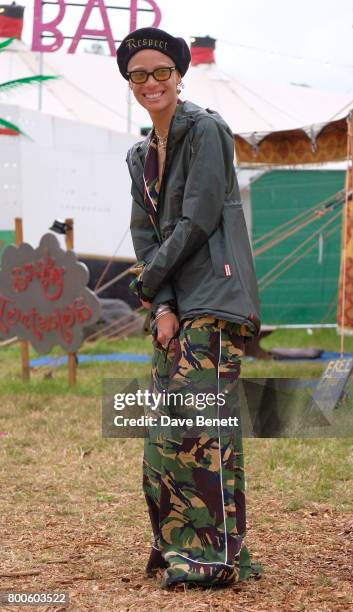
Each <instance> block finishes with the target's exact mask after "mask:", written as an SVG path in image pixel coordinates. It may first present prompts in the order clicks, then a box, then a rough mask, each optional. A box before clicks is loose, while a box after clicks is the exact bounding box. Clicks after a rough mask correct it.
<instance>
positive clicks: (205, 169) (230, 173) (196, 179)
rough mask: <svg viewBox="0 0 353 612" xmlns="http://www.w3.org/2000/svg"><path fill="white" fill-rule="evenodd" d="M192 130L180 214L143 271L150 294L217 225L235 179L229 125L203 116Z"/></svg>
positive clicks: (205, 239)
mask: <svg viewBox="0 0 353 612" xmlns="http://www.w3.org/2000/svg"><path fill="white" fill-rule="evenodd" d="M194 129H195V136H194V138H193V151H192V155H191V159H190V166H189V172H188V176H187V179H186V183H185V190H184V197H183V207H182V217H181V219H180V220H179V221H178V223H177V224H176V226H175V228H174V231H173V232H172V234H171V235H170V236H169V237H168V238H167V240H166V241H165V242H163V244H162V245H161V246H160V247H159V249H158V251H157V252H156V253H155V255H154V257H153V259H152V260H150V261H149V263H148V265H147V267H146V268H145V269H144V271H143V274H142V283H143V288H144V290H146V291H147V292H149V293H150V294H152V295H153V294H154V293H156V292H157V291H158V289H159V287H160V286H161V285H162V284H163V283H165V282H166V280H167V279H168V278H170V277H171V276H172V275H173V274H174V273H175V272H176V271H177V270H178V268H179V267H180V266H181V265H182V264H183V263H184V262H185V261H186V260H187V259H188V258H189V257H190V256H191V255H192V254H193V253H194V252H195V251H197V250H198V249H199V248H200V246H201V245H202V244H203V243H204V242H206V241H207V240H208V238H209V236H210V235H211V234H212V233H213V232H214V230H215V229H216V228H217V227H218V225H219V223H220V220H221V216H222V209H223V204H224V200H225V198H226V194H227V191H228V189H229V188H232V186H233V185H232V181H234V180H235V174H234V166H233V163H234V161H233V160H234V140H233V136H232V134H231V132H230V130H229V131H228V129H229V128H227V127H226V125H224V127H223V126H222V125H220V124H219V123H218V122H217V121H216V120H215V119H214V118H213V117H212V116H205V117H203V118H202V119H200V120H199V121H198V123H197V124H196V126H195V128H194Z"/></svg>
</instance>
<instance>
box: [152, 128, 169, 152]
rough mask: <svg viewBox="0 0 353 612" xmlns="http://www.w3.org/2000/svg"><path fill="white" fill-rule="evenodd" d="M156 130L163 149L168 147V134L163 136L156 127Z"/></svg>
mask: <svg viewBox="0 0 353 612" xmlns="http://www.w3.org/2000/svg"><path fill="white" fill-rule="evenodd" d="M154 131H155V134H156V136H157V142H158V144H159V145H160V146H161V147H162V149H166V148H167V140H168V134H167V135H166V136H161V135H160V133H159V132H158V130H157V129H156V128H154Z"/></svg>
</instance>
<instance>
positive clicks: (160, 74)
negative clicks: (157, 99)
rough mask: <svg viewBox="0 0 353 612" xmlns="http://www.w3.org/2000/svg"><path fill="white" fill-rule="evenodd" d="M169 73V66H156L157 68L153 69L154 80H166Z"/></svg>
mask: <svg viewBox="0 0 353 612" xmlns="http://www.w3.org/2000/svg"><path fill="white" fill-rule="evenodd" d="M171 73H172V71H171V70H170V68H157V70H155V71H154V73H153V76H154V78H155V79H156V81H168V79H169V77H170V75H171Z"/></svg>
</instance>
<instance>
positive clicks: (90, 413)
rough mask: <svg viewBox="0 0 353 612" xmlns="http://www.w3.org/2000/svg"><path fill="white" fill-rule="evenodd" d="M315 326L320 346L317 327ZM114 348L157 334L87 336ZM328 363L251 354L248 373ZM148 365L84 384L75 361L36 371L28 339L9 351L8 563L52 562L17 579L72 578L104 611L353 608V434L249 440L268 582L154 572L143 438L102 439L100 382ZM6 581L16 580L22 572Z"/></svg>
mask: <svg viewBox="0 0 353 612" xmlns="http://www.w3.org/2000/svg"><path fill="white" fill-rule="evenodd" d="M278 335H280V339H279V340H278ZM324 335H326V336H327V344H326V340H325V338H324V336H323V335H322V333H321V332H320V336H321V340H320V341H321V342H322V345H323V346H325V348H328V347H329V348H330V350H335V349H337V346H336V347H335V346H334V341H336V342H337V343H338V340H337V338H334V337H333V334H332V332H331V330H329V331H325V332H324ZM301 336H302V332H300V334H299V335H298V332H294V331H290V332H289V331H288V332H283V331H278V332H276V333H275V334H273V337H272V338H271V342H279V343H280V344H281V345H282V346H284V345H285V346H298V342H299V340H298V338H300V337H301ZM307 339H308V340H310V342H312V346H317V342H318V337H316V333H315V334H314V337H313V336H310V337H309V336H308V338H307ZM269 341H270V339H269V338H268V339H266V343H267V347H268V342H269ZM300 342H302V340H300ZM264 345H265V342H264ZM351 350H352V349H351ZM115 351H119V352H136V353H140V354H151V344H150V338H144V337H137V336H136V337H132V338H129V339H121V340H116V341H114V342H100V343H99V344H98V343H97V344H96V345H92V346H87V347H86V346H85V347H84V348H83V349H82V353H87V352H97V353H102V352H115ZM352 352H353V351H352ZM31 353H32V352H31ZM57 353H59V351H57ZM32 355H33V356H34V353H32ZM323 367H325V364H312V365H311V364H310V367H309V366H308V364H283V363H278V362H272V361H271V362H263V363H261V362H255V361H254V362H244V366H243V375H247V376H251V377H255V376H256V375H257V373H258V372H260V373H261V374H260V375H261V376H288V375H290V376H293V377H299V376H309V377H310V376H312V375H314V374H315V373H317V375H318V376H319V375H320V373H321V371H322V369H323ZM149 368H150V366H149V364H148V363H146V364H134V363H126V364H124V363H102V364H99V363H97V364H93V363H92V364H83V365H80V366H79V368H78V383H77V385H76V386H75V387H73V388H69V387H68V383H67V369H66V367H59V368H56V369H54V370H50V369H49V368H38V369H37V370H36V371H33V372H32V373H31V381H30V382H29V383H28V384H25V383H23V382H22V381H21V377H20V373H21V372H20V352H19V347H18V346H13V347H8V348H3V349H1V350H0V394H1V406H0V432H2V433H4V434H5V435H3V436H1V437H0V481H1V505H2V519H3V524H4V530H3V534H2V567H3V568H4V570H5V571H6V570H12V569H19V570H24V571H26V570H31V569H33V568H38V567H39V568H40V574H39V575H38V576H34V577H27V578H26V577H23V578H18V579H16V585H15V586H16V588H17V589H19V590H27V591H48V590H58V591H60V590H68V591H69V592H70V597H72V601H73V603H72V605H73V609H86V608H87V609H94V610H97V612H107V611H110V610H125V609H126V610H127V609H130V610H135V609H141V610H146V611H149V610H151V611H152V610H155V609H156V608H160V609H177V610H188V612H190V611H195V612H196V611H199V610H223V609H224V610H231V609H235V608H234V606H235V605H236V609H238V607H239V609H249V610H250V609H252V610H257V609H258V610H282V609H286V610H288V611H290V610H293V611H294V610H295V611H298V610H300V609H301V610H319V609H322V610H326V609H337V610H339V609H349V602H351V601H352V594H351V591H350V590H349V589H350V587H349V575H350V571H349V567H351V552H350V549H349V541H350V538H351V535H350V534H351V532H350V525H351V524H352V522H351V521H352V516H353V499H352V490H353V451H352V439H351V438H339V437H337V438H328V439H327V438H326V439H283V438H282V439H281V438H279V439H264V438H250V439H245V440H244V452H245V470H246V482H247V509H248V510H247V514H248V544H249V546H250V549H251V552H252V555H253V558H254V559H255V560H261V561H262V562H263V564H264V567H265V571H266V574H265V577H264V579H263V580H262V581H259V582H256V583H255V582H254V583H251V584H248V585H246V586H244V587H241V588H239V589H237V590H231V589H230V590H214V591H213V592H211V591H210V590H206V591H202V592H200V591H197V590H196V591H190V592H185V593H184V592H182V593H167V592H162V591H160V589H159V588H158V586H157V585H156V583H155V582H154V581H148V580H146V578H145V577H144V575H143V567H144V563H145V560H146V557H147V555H148V548H149V543H150V539H151V533H150V525H149V520H148V516H147V510H146V506H145V502H144V498H143V493H142V488H141V467H140V466H141V456H142V449H143V440H140V439H109V438H102V435H101V386H102V378H124V377H126V378H128V379H131V378H133V377H135V376H148V374H149ZM49 374H50V377H49V378H48V375H49ZM97 542H98V543H97ZM316 558H318V559H319V561H320V559H321V561H320V562H321V563H322V564H321V565H320V563H319V564H318V565H316ZM327 558H329V559H331V562H330V563H329V564H327V565H325V563H326V559H327ZM347 568H348V569H347ZM77 577H78V578H77ZM80 577H81V578H82V577H83V579H81V578H80ZM70 581H71V582H70ZM0 583H1V584H0V590H11V588H12V587H13V583H14V579H13V578H12V579H6V578H2V579H1V577H0ZM288 593H290V598H288ZM234 602H236V604H235V603H234ZM341 605H342V606H346V608H344V607H342V608H340V606H341Z"/></svg>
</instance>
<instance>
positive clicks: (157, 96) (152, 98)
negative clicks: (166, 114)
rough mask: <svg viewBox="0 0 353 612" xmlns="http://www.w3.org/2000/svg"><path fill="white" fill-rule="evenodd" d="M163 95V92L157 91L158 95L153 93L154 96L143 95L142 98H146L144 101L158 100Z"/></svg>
mask: <svg viewBox="0 0 353 612" xmlns="http://www.w3.org/2000/svg"><path fill="white" fill-rule="evenodd" d="M163 94H164V91H159V92H158V93H154V94H143V96H144V98H146V100H159V98H161V97H162V96H163Z"/></svg>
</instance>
